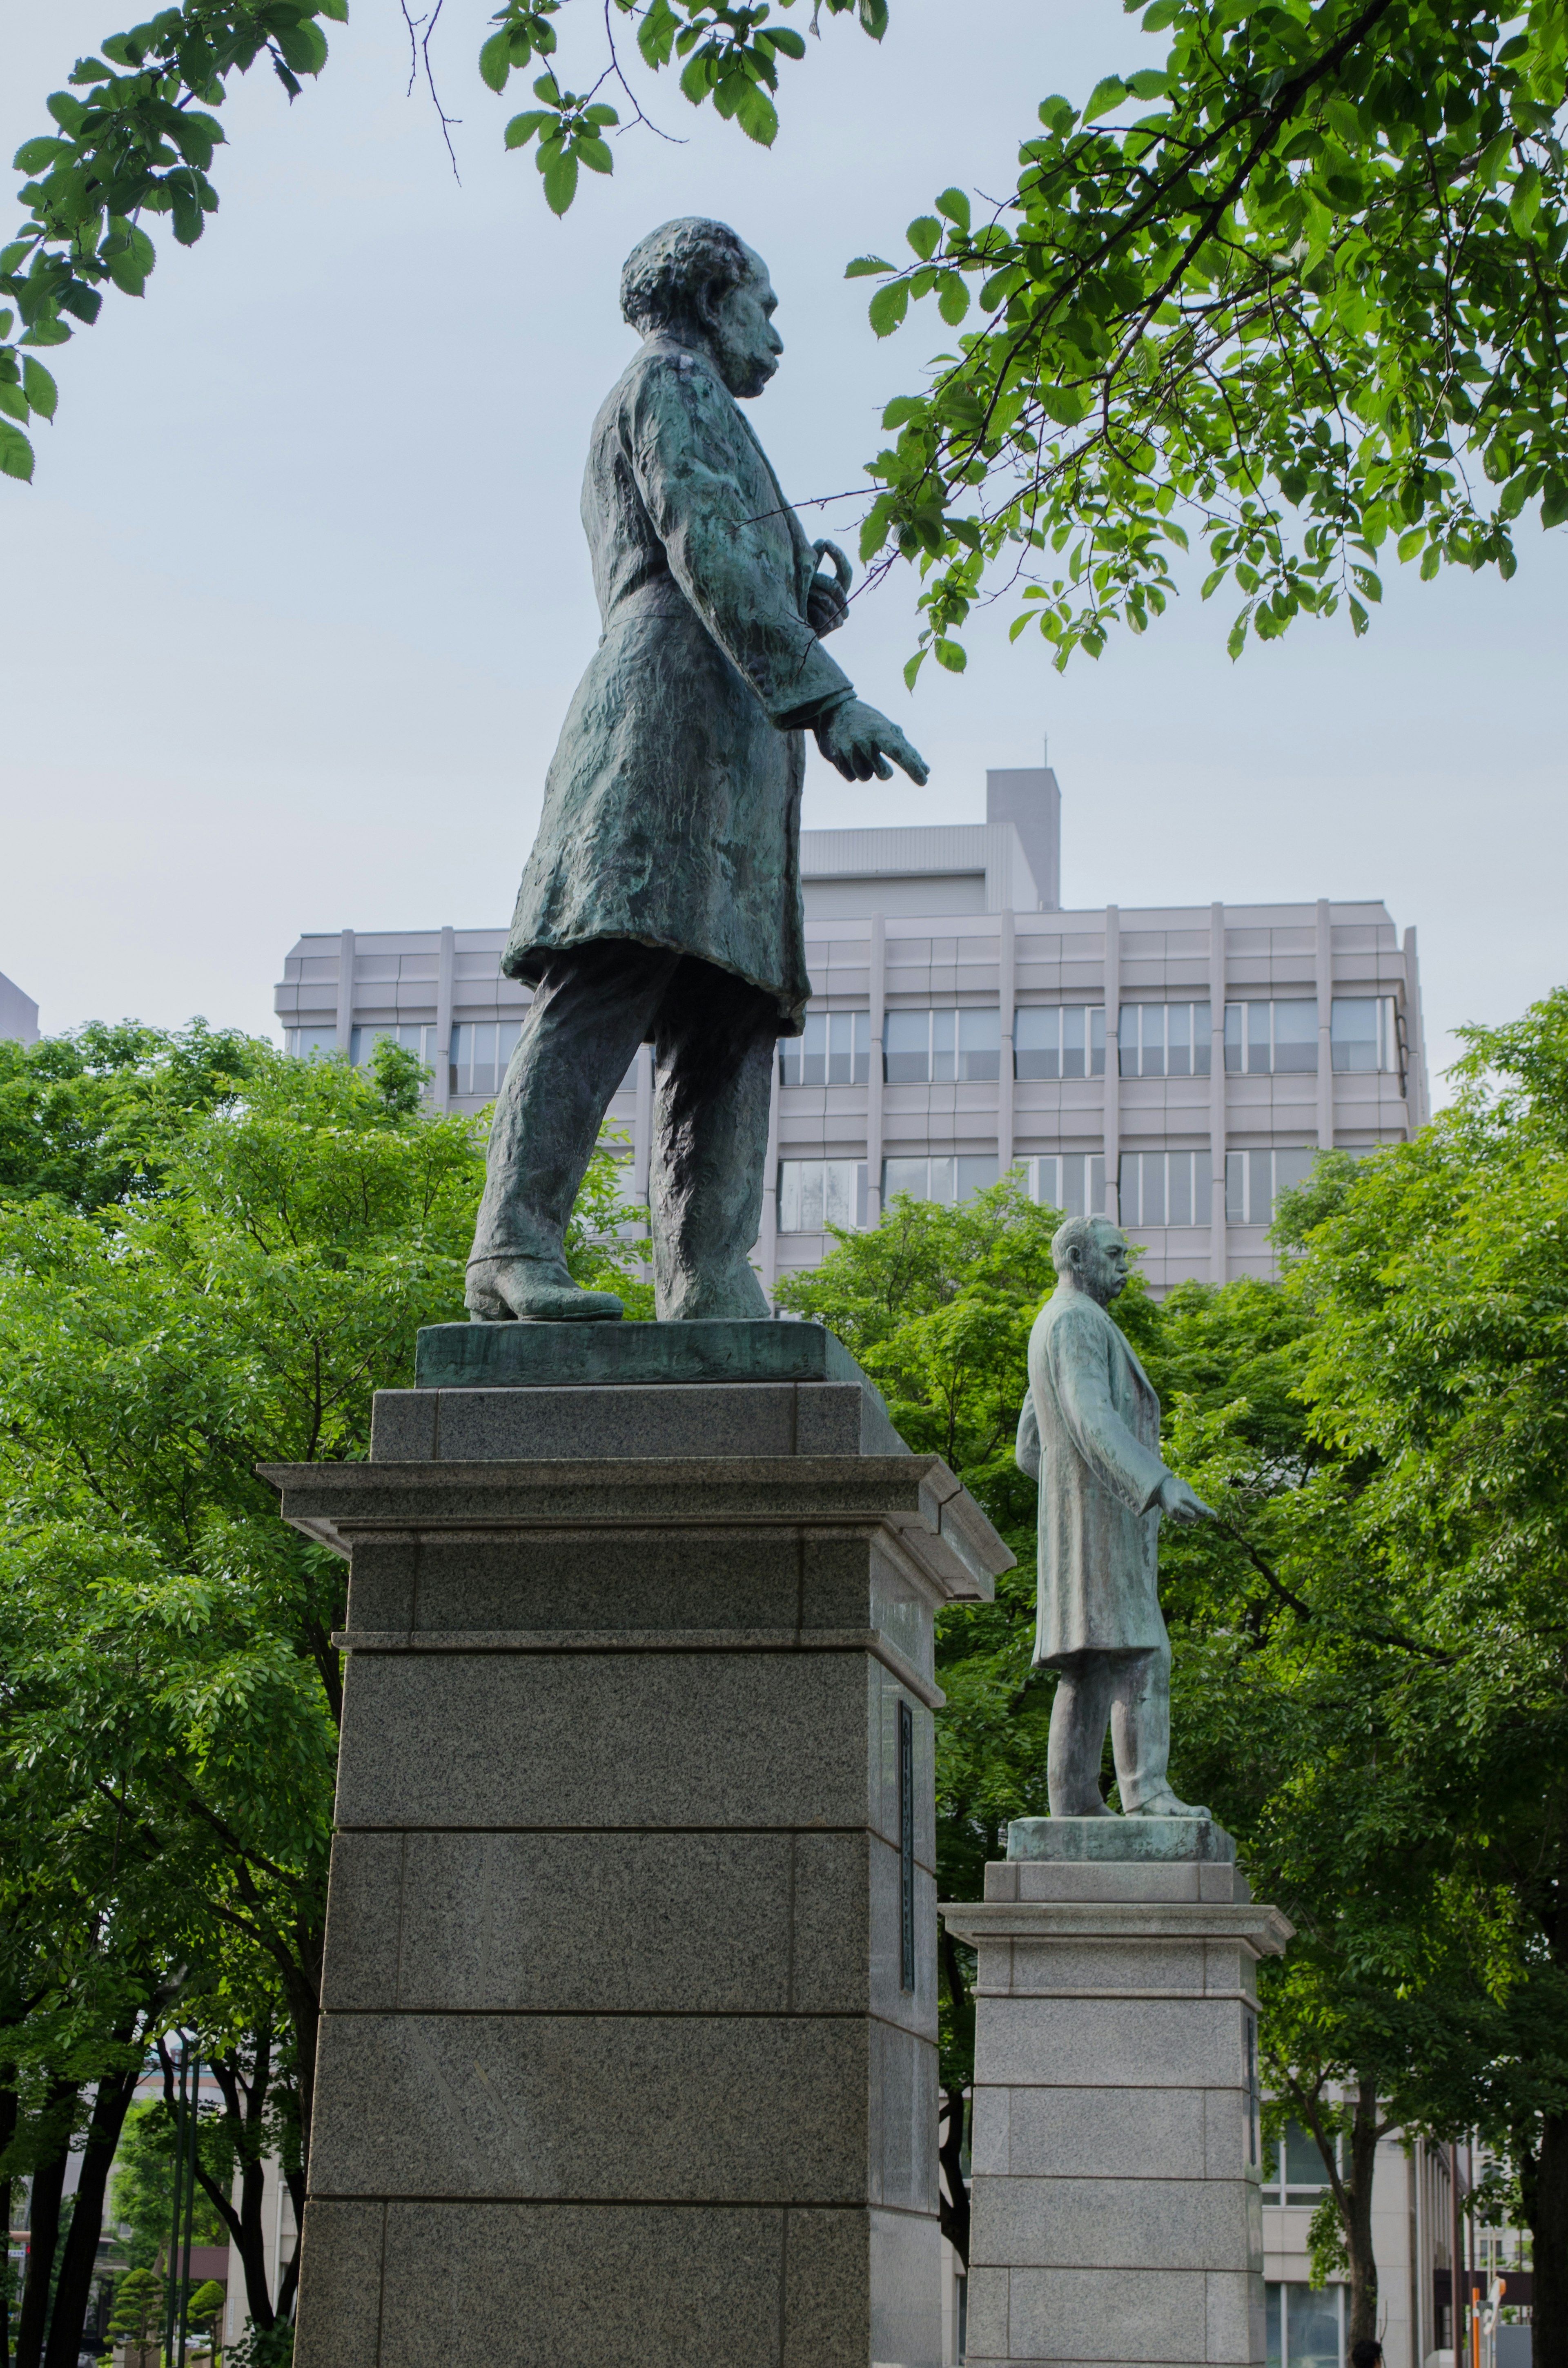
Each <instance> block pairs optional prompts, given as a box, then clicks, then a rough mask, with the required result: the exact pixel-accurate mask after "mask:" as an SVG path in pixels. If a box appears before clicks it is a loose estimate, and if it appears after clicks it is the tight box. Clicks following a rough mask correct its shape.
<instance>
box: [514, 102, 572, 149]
mask: <svg viewBox="0 0 1568 2368" xmlns="http://www.w3.org/2000/svg"><path fill="white" fill-rule="evenodd" d="M560 120H561V119H560V117H559V116H558V115H556V114H554V113H553V112H552V110H551V108H548V107H530V108H529V109H528V113H527V114H526V115H514V116H513V118H512V120H511V121H510V123H508V124H507V126H506V134H505V137H506V145H507V147H508V148H526V147H527V146H528V142H529V141H530V140H531V139H532V138H533V136H534V133H535V132H536V131H542V130H543V128H544V126H545V125H546V124H547V123H558V122H559V121H560Z"/></svg>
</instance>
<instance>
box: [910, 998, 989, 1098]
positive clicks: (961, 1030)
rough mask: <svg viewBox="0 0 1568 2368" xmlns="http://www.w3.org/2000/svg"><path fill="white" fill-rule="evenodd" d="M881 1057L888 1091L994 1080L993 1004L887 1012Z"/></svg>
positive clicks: (981, 1082) (971, 1083)
mask: <svg viewBox="0 0 1568 2368" xmlns="http://www.w3.org/2000/svg"><path fill="white" fill-rule="evenodd" d="M882 1053H883V1063H882V1075H883V1076H884V1077H885V1079H886V1081H887V1083H888V1084H889V1085H890V1086H924V1085H932V1086H950V1085H953V1084H955V1083H959V1084H965V1085H974V1084H983V1083H984V1082H985V1081H986V1080H987V1079H991V1080H993V1081H994V1079H996V1078H997V1077H999V1076H1001V1074H1002V1015H1001V1013H1000V1011H998V1010H997V1009H996V1008H995V1006H994V1005H992V1006H990V1007H986V1006H984V1005H982V1006H980V1007H978V1008H965V1009H963V1010H961V1011H955V1010H950V1009H949V1010H947V1011H890V1012H887V1013H886V1014H885V1015H884V1017H883V1019H882Z"/></svg>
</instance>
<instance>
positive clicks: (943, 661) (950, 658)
mask: <svg viewBox="0 0 1568 2368" xmlns="http://www.w3.org/2000/svg"><path fill="white" fill-rule="evenodd" d="M936 648H937V665H938V666H946V667H947V669H948V672H949V674H962V672H963V670H964V668H965V666H968V664H969V653H968V652H967V650H966V649H965V648H964V645H963V643H961V642H949V641H945V640H944V639H943V638H942V637H941V636H940V635H939V634H938V636H937V644H936Z"/></svg>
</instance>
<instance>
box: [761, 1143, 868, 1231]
mask: <svg viewBox="0 0 1568 2368" xmlns="http://www.w3.org/2000/svg"><path fill="white" fill-rule="evenodd" d="M865 1222H866V1162H865V1161H864V1160H863V1159H781V1160H780V1161H779V1163H778V1230H779V1232H780V1233H781V1234H820V1233H821V1232H822V1230H823V1228H824V1225H863V1224H865Z"/></svg>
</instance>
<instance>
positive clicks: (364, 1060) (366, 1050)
mask: <svg viewBox="0 0 1568 2368" xmlns="http://www.w3.org/2000/svg"><path fill="white" fill-rule="evenodd" d="M383 1036H390V1037H391V1038H392V1042H393V1043H394V1044H401V1045H402V1046H403V1051H404V1052H405V1053H418V1055H419V1058H420V1059H421V1060H422V1061H423V1062H424V1064H425V1065H426V1068H427V1069H429V1068H434V1066H435V1064H436V1030H435V1029H434V1027H422V1026H420V1025H419V1024H418V1023H417V1022H415V1023H414V1024H413V1025H409V1024H408V1023H406V1022H405V1023H404V1024H403V1026H401V1027H397V1028H356V1029H354V1030H351V1032H350V1034H349V1038H348V1058H349V1060H350V1061H351V1062H352V1063H353V1064H354V1066H355V1068H357V1069H362V1068H364V1067H365V1066H366V1065H367V1064H368V1063H369V1061H370V1059H371V1058H372V1056H373V1055H374V1053H375V1050H376V1047H377V1045H378V1044H379V1043H380V1042H381V1039H382V1037H383Z"/></svg>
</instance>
